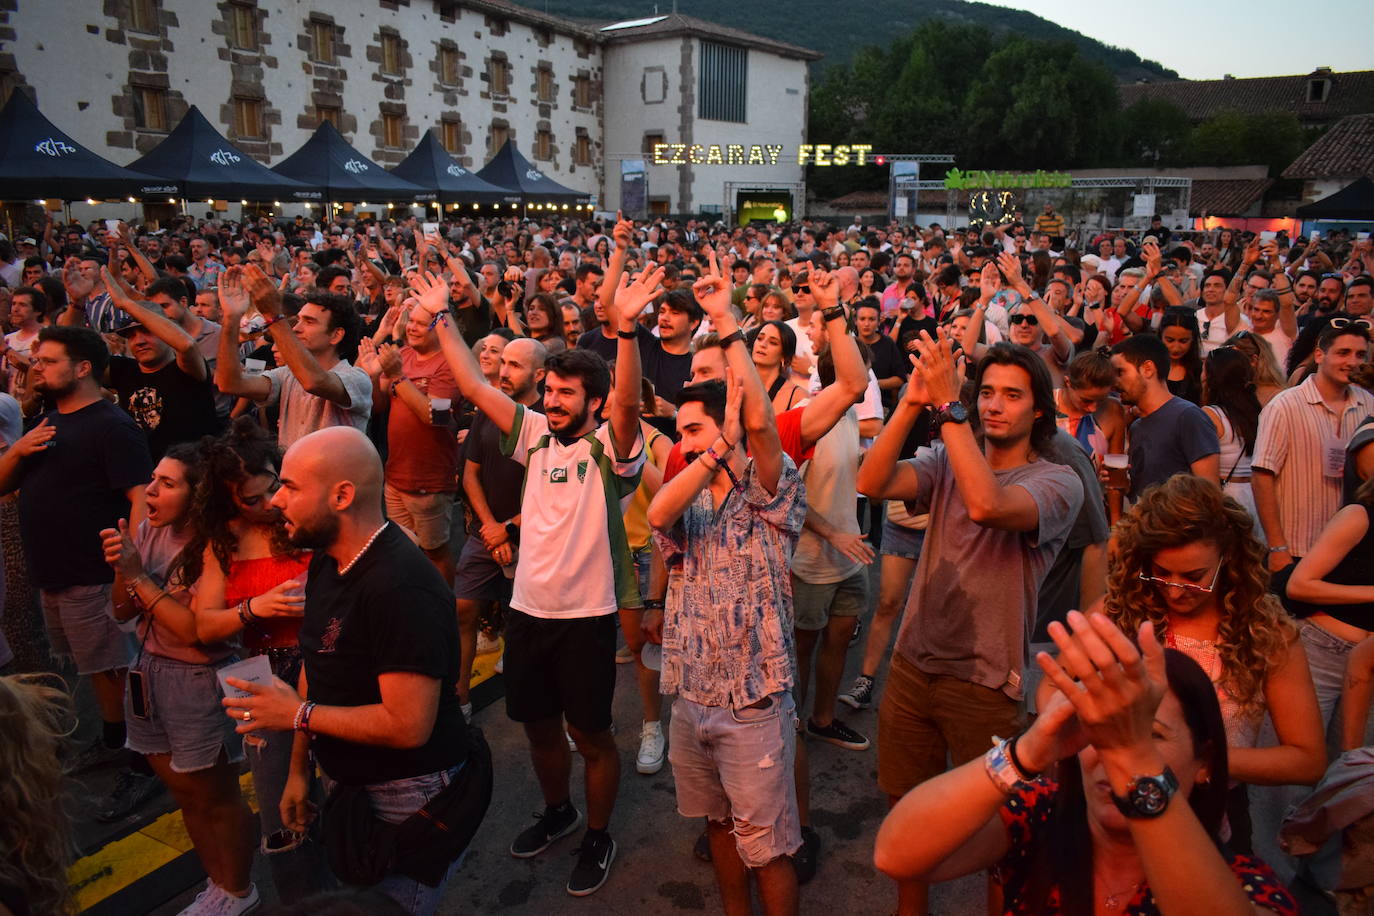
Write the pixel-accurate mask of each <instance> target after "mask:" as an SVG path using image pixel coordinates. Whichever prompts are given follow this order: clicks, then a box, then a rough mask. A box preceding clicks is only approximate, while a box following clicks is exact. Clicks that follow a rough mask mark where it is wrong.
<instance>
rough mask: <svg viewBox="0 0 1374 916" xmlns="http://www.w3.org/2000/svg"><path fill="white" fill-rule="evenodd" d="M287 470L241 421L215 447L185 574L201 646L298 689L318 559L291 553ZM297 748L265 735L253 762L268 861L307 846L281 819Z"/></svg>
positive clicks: (257, 430)
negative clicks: (228, 651)
mask: <svg viewBox="0 0 1374 916" xmlns="http://www.w3.org/2000/svg"><path fill="white" fill-rule="evenodd" d="M280 470H281V452H280V450H279V449H278V447H277V443H276V442H275V441H274V440H273V439H272V438H271V437H270V436H269V435H268V434H267V432H266V431H264V430H263V429H262V427H261V426H259V425H258V424H257V423H255V422H253V421H252V420H251V419H250V418H247V417H240V418H239V419H238V420H237V421H235V423H234V426H233V427H232V428H231V429H230V430H229V432H227V433H225V434H224V435H223V436H221V437H220V438H218V439H216V440H215V441H214V442H212V443H210V444H208V445H207V447H206V450H205V476H204V479H203V481H202V483H201V485H200V486H199V487H198V488H197V490H196V496H195V505H194V510H195V521H196V532H195V536H194V537H193V539H192V541H191V543H190V544H188V545H187V548H186V552H187V556H188V558H189V559H188V563H187V567H188V568H187V574H188V578H189V577H194V578H195V581H196V592H195V612H196V630H197V633H198V635H199V637H200V639H201V641H202V642H218V641H220V640H225V639H231V638H237V639H238V640H239V641H240V642H241V644H242V646H243V651H242V653H240V654H242V655H243V656H244V657H245V658H248V657H251V656H254V655H266V656H267V657H268V658H269V659H271V663H272V673H273V674H275V675H276V676H277V677H279V678H281V679H282V680H284V681H286V682H287V683H288V684H295V683H296V682H297V679H298V678H299V677H300V671H301V653H300V647H299V645H298V643H297V634H298V632H299V631H300V628H301V621H302V618H303V616H304V614H305V573H306V568H307V567H308V566H309V565H310V554H309V553H308V552H307V553H301V552H293V551H292V550H291V549H290V548H289V547H287V545H286V538H285V531H284V529H283V527H282V524H281V517H280V515H279V513H278V512H277V510H276V509H274V508H272V506H271V505H270V503H271V500H272V495H273V494H274V493H275V492H276V491H277V486H278V482H277V475H278V473H279V472H280ZM292 743H293V736H292V734H291V733H289V732H284V733H276V732H272V733H266V741H265V743H263V744H261V745H260V746H258V747H256V748H255V749H254V753H250V754H249V755H248V760H249V764H250V766H251V767H252V770H253V784H254V788H255V789H256V792H257V799H258V811H259V817H260V818H261V821H262V833H263V843H262V848H263V851H264V852H266V853H276V852H284V851H287V850H290V849H294V848H296V847H297V846H299V845H300V842H301V839H302V837H300V836H299V835H296V834H294V833H292V832H291V831H289V830H287V829H286V827H285V825H284V824H283V823H282V820H281V813H280V812H279V811H278V802H279V800H280V798H281V793H282V788H283V787H284V786H285V785H286V776H287V772H288V770H289V768H290V763H291V746H292Z"/></svg>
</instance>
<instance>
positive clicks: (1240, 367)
mask: <svg viewBox="0 0 1374 916" xmlns="http://www.w3.org/2000/svg"><path fill="white" fill-rule="evenodd" d="M1245 333H1247V334H1248V333H1250V332H1248V331H1246V332H1245ZM1260 409H1261V408H1260V402H1259V398H1258V397H1256V396H1255V383H1254V381H1253V376H1252V375H1251V373H1250V361H1249V360H1248V359H1246V357H1245V354H1243V353H1241V352H1240V350H1237V349H1236V348H1234V347H1218V348H1217V349H1215V350H1213V351H1212V352H1211V353H1208V354H1207V359H1206V361H1205V362H1204V363H1203V367H1202V412H1203V413H1205V414H1207V419H1209V420H1211V421H1212V426H1213V427H1214V428H1215V429H1216V431H1217V438H1218V439H1219V440H1220V442H1221V464H1220V468H1221V487H1222V489H1223V490H1224V491H1225V493H1226V495H1227V496H1229V497H1231V498H1232V499H1234V500H1235V501H1236V502H1238V503H1240V504H1241V505H1242V506H1244V507H1245V511H1246V512H1249V513H1250V518H1252V519H1253V520H1254V522H1255V537H1256V538H1258V539H1259V541H1260V543H1264V529H1263V528H1261V527H1260V523H1259V513H1258V511H1257V510H1256V509H1255V494H1254V491H1253V490H1251V489H1250V458H1251V456H1253V455H1254V453H1255V436H1256V434H1257V433H1258V431H1259V415H1260Z"/></svg>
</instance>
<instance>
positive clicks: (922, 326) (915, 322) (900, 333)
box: [897, 317, 940, 365]
mask: <svg viewBox="0 0 1374 916" xmlns="http://www.w3.org/2000/svg"><path fill="white" fill-rule="evenodd" d="M939 327H940V323H939V322H938V321H936V320H935V319H934V318H929V317H926V318H903V319H902V320H901V321H900V322H899V323H898V325H897V349H898V351H900V350H901V349H902V347H903V345H904V343H905V341H908V340H910V339H911V338H913V337H915V338H916V339H917V340H920V339H921V332H922V331H925V332H926V333H927V334H929V335H930V336H931V337H934V336H935V332H936V331H937V330H938V329H939ZM907 365H911V364H910V363H907Z"/></svg>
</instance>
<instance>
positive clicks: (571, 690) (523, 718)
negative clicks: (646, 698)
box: [504, 609, 616, 732]
mask: <svg viewBox="0 0 1374 916" xmlns="http://www.w3.org/2000/svg"><path fill="white" fill-rule="evenodd" d="M615 641H616V615H615V614H606V615H604V616H601V617H577V618H573V619H571V620H550V619H547V618H544V617H531V616H530V615H529V614H524V613H521V612H520V611H517V610H514V609H512V610H511V611H510V612H509V613H508V614H507V615H506V661H505V675H504V679H505V686H506V715H508V716H510V717H511V718H512V719H514V720H515V721H516V722H540V721H543V720H545V719H552V718H554V717H555V716H558V715H562V716H563V717H564V718H566V719H567V720H568V724H569V725H571V726H573V727H574V728H576V729H578V730H579V731H583V732H602V731H606V730H607V729H609V728H610V727H611V699H612V698H613V697H614V695H615Z"/></svg>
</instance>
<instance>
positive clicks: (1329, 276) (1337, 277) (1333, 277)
mask: <svg viewBox="0 0 1374 916" xmlns="http://www.w3.org/2000/svg"><path fill="white" fill-rule="evenodd" d="M1322 279H1323V280H1340V281H1341V282H1342V283H1344V282H1345V274H1343V273H1333V274H1322Z"/></svg>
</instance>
